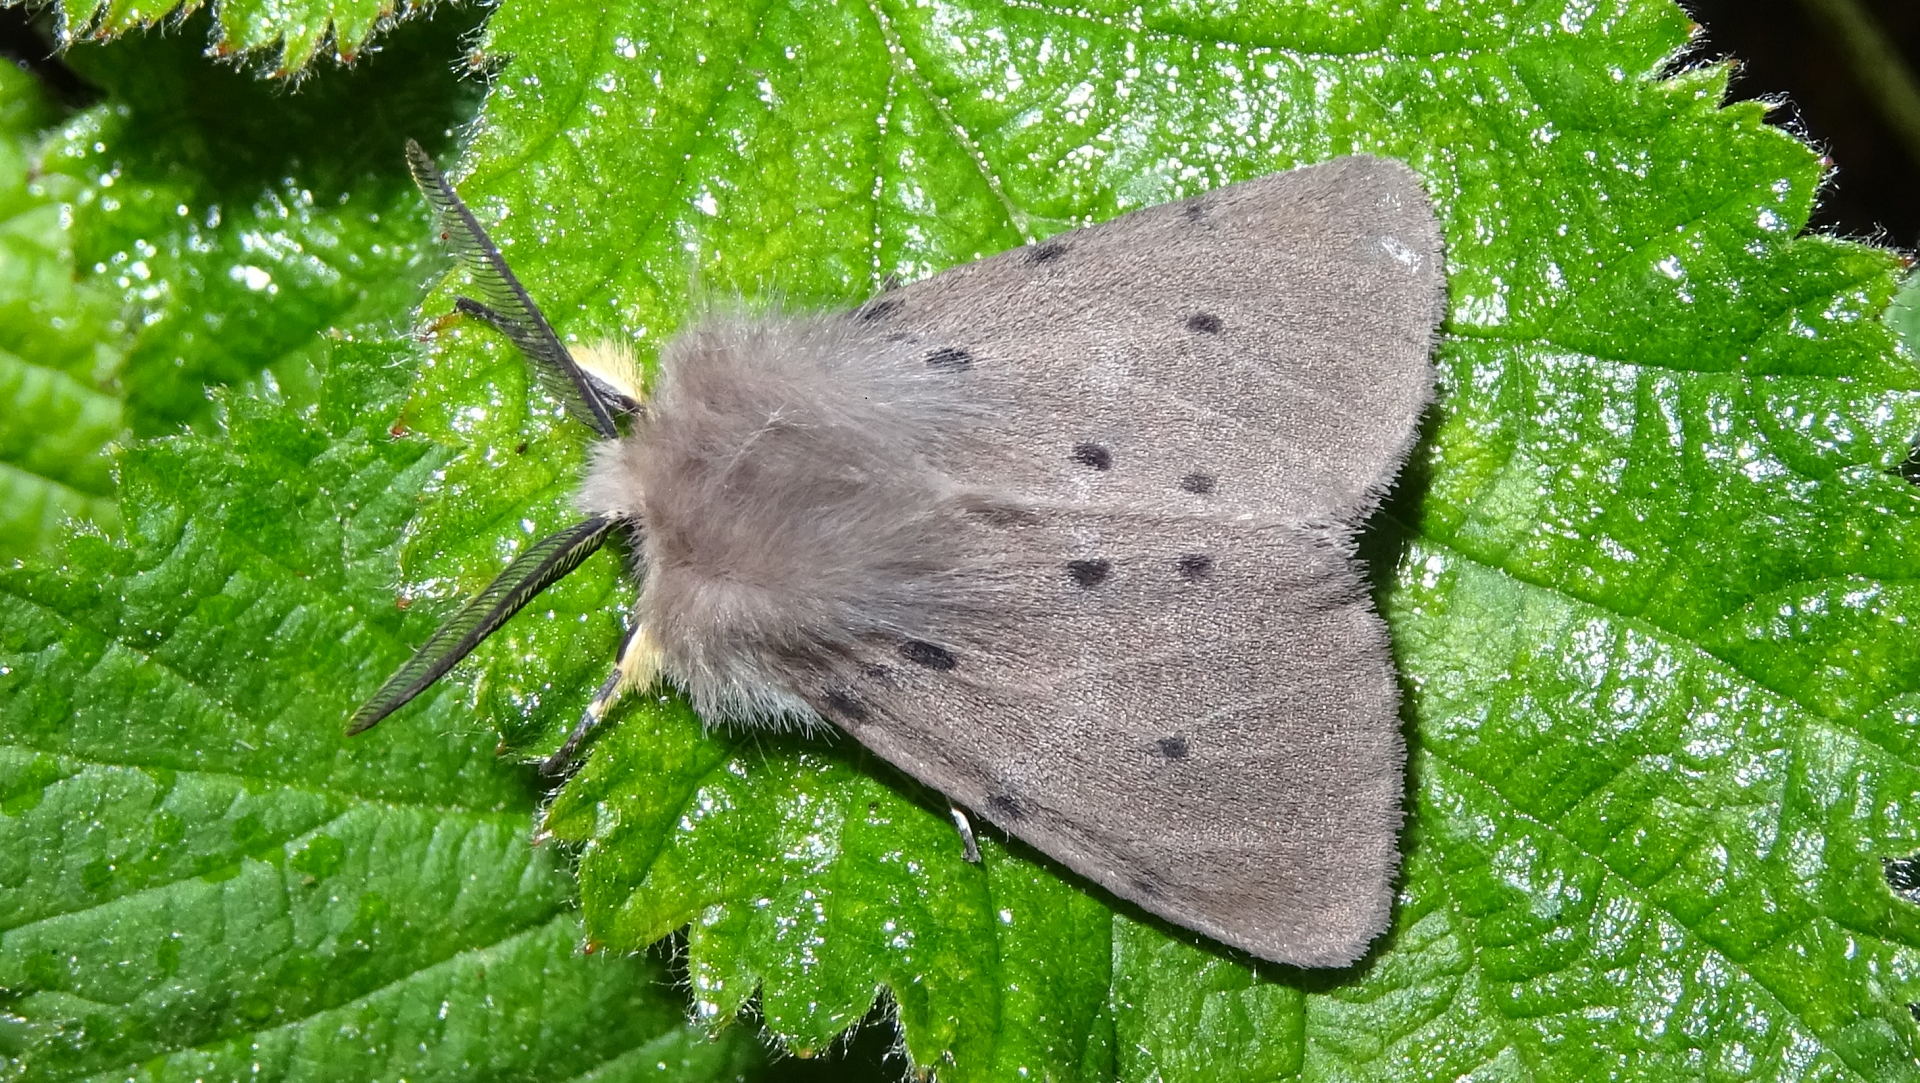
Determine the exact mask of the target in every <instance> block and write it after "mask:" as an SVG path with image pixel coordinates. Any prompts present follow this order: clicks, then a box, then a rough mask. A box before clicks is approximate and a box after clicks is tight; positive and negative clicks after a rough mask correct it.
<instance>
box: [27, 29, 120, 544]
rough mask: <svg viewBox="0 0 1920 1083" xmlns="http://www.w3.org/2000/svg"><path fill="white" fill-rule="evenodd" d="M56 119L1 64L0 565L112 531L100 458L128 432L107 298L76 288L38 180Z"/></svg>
mask: <svg viewBox="0 0 1920 1083" xmlns="http://www.w3.org/2000/svg"><path fill="white" fill-rule="evenodd" d="M58 115H59V110H57V109H56V108H55V107H54V106H53V104H52V103H51V102H50V101H48V100H47V99H46V97H45V95H44V93H43V92H42V90H41V88H40V87H39V86H38V85H37V84H36V83H35V82H34V81H33V78H32V77H31V76H29V75H27V74H26V73H25V72H23V71H21V70H20V69H18V68H15V67H13V66H11V65H5V66H0V557H8V556H16V555H23V554H27V553H33V552H39V551H41V550H43V549H44V548H45V547H46V546H48V545H50V544H51V543H52V542H53V541H54V539H55V538H57V537H58V536H59V533H60V531H61V530H62V528H63V527H64V525H65V524H66V523H67V522H68V521H69V520H80V521H88V522H92V523H94V524H96V525H97V526H99V527H101V528H104V529H107V530H111V529H113V528H114V527H115V526H116V525H117V524H118V522H119V518H118V512H117V511H116V509H115V507H114V503H113V499H112V496H113V479H112V460H111V456H110V454H109V450H108V449H109V445H111V444H112V442H113V441H115V440H116V439H118V438H119V437H120V436H121V434H122V431H123V429H124V428H125V422H124V421H123V419H122V418H123V412H124V411H123V405H122V403H121V400H120V395H119V371H120V364H121V357H122V353H123V351H124V349H125V347H124V344H123V342H122V336H121V335H120V334H118V333H117V328H115V327H114V325H113V322H112V319H111V316H112V309H111V305H110V303H109V300H108V298H107V296H106V295H105V294H104V293H102V292H101V291H99V290H94V289H88V288H86V287H84V286H76V285H75V282H74V266H73V252H72V247H71V241H70V239H69V237H68V234H67V232H66V231H65V230H64V229H62V228H61V214H60V206H59V203H58V201H57V200H56V199H55V198H53V196H52V195H51V194H50V192H49V191H48V186H47V185H46V184H44V183H42V182H41V179H40V178H38V177H36V176H35V171H36V162H37V158H38V152H39V148H40V145H41V144H42V142H43V141H44V140H45V138H46V135H47V129H48V128H49V127H50V126H52V125H53V124H54V123H55V121H56V120H57V119H58Z"/></svg>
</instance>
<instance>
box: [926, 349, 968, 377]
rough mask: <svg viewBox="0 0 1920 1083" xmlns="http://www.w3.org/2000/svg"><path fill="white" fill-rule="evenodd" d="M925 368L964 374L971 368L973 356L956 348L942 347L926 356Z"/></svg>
mask: <svg viewBox="0 0 1920 1083" xmlns="http://www.w3.org/2000/svg"><path fill="white" fill-rule="evenodd" d="M927 367H928V368H930V369H939V370H940V371H941V372H965V371H966V370H968V369H970V368H972V367H973V355H972V354H970V353H968V352H967V351H965V350H963V349H961V348H960V347H958V346H942V347H940V348H939V349H937V350H935V351H933V352H932V353H930V354H928V355H927Z"/></svg>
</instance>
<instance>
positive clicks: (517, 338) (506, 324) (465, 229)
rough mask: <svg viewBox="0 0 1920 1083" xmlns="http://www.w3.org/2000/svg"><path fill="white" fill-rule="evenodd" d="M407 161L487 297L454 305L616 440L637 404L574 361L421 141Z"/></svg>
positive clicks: (410, 147)
mask: <svg viewBox="0 0 1920 1083" xmlns="http://www.w3.org/2000/svg"><path fill="white" fill-rule="evenodd" d="M407 165H408V167H409V168H411V169H412V170H413V181H414V183H415V184H418V185H419V186H420V192H421V194H422V195H424V196H426V197H427V202H428V203H430V204H432V205H433V209H434V212H435V213H436V214H437V215H438V216H439V218H440V238H441V239H442V240H444V241H446V242H447V244H448V245H449V246H450V247H451V248H452V249H453V251H454V254H455V255H457V256H458V257H459V258H460V261H461V262H462V263H464V264H466V265H467V271H468V273H470V274H471V275H472V276H473V281H474V285H475V286H476V287H477V288H478V290H479V292H480V294H481V296H482V298H483V300H479V301H476V300H474V299H473V298H471V297H460V298H457V299H456V300H455V301H454V306H455V307H456V308H458V309H459V310H460V311H462V312H464V313H466V314H468V315H470V316H478V317H479V318H480V319H483V320H485V321H487V322H488V323H490V324H492V325H493V326H494V327H496V328H498V329H499V331H500V333H501V334H503V335H505V336H507V338H509V339H511V340H512V341H513V344H514V345H515V346H518V347H520V352H521V353H523V354H526V355H527V360H528V361H529V362H531V363H532V364H533V370H534V372H535V373H536V374H537V375H538V376H539V377H540V382H541V384H542V385H544V386H545V387H546V388H547V390H548V391H549V392H551V393H552V394H553V395H554V396H555V397H556V398H558V399H559V400H560V401H561V402H563V403H565V404H566V406H567V412H568V413H571V414H572V415H573V416H574V417H576V418H578V419H580V420H581V421H584V422H586V423H587V424H588V425H591V426H593V430H594V431H595V432H597V433H599V434H600V435H601V436H602V437H604V438H606V439H608V440H612V439H616V438H617V437H618V436H619V435H620V433H619V430H618V429H616V428H615V427H614V415H615V414H617V413H625V412H631V411H633V410H637V409H638V408H639V407H638V404H636V403H634V402H633V401H632V400H631V399H628V398H627V397H626V396H625V395H622V394H620V393H619V392H617V391H615V390H613V389H612V388H609V387H607V386H606V385H605V384H603V383H601V382H600V381H598V380H596V379H594V378H593V377H592V376H591V375H589V374H588V373H587V372H586V370H585V369H582V368H581V367H580V366H579V364H578V363H577V362H575V361H574V359H573V355H572V354H571V353H569V352H568V351H567V348H566V346H565V345H564V344H562V343H561V341H560V337H559V336H558V335H556V334H554V333H553V327H552V325H550V324H548V323H547V318H546V316H544V315H542V314H541V312H540V306H539V305H536V304H534V303H533V298H532V297H530V296H528V294H527V291H526V287H524V286H522V285H520V280H519V279H518V278H515V277H514V276H513V271H512V270H511V269H509V268H508V267H507V261H506V258H505V257H504V256H502V255H501V254H500V249H499V248H498V247H496V246H495V245H494V243H493V241H492V239H491V238H489V237H488V236H487V231H486V230H484V229H481V228H480V222H479V220H478V219H476V218H475V217H474V216H473V212H472V211H470V210H468V209H467V205H466V204H465V203H462V202H461V201H460V197H459V195H458V194H456V193H455V192H454V190H453V186H452V185H450V184H448V183H447V178H446V177H444V176H442V175H441V173H440V170H439V169H437V168H436V167H435V166H434V164H433V159H432V158H429V157H428V156H427V152H426V151H424V150H422V149H420V144H418V143H416V142H414V141H413V140H411V139H409V140H407Z"/></svg>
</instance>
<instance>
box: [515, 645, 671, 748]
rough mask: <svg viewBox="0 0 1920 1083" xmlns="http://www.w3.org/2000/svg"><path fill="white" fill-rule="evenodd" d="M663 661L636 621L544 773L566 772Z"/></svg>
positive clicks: (658, 668)
mask: <svg viewBox="0 0 1920 1083" xmlns="http://www.w3.org/2000/svg"><path fill="white" fill-rule="evenodd" d="M660 664H661V663H660V648H659V646H658V645H657V644H656V643H655V642H654V640H653V637H652V636H651V635H649V634H647V630H646V626H645V625H643V624H640V623H639V622H638V621H636V622H634V625H633V630H632V631H630V632H628V633H627V637H626V639H624V640H622V641H621V643H620V654H619V656H618V657H617V658H615V659H614V662H613V672H612V673H610V674H608V675H607V679H606V681H605V682H604V683H602V684H601V685H600V690H599V691H598V692H595V693H594V694H593V700H592V701H591V702H589V703H588V704H587V710H586V713H585V714H583V715H581V716H580V724H579V725H577V726H575V727H573V732H572V733H569V734H567V740H566V743H565V744H563V745H561V746H560V750H559V751H558V752H555V753H554V754H553V755H551V756H548V757H547V758H546V760H544V761H543V762H542V763H541V764H540V773H541V774H543V775H547V776H549V777H552V776H556V775H561V774H565V773H566V771H567V769H568V768H569V767H571V766H572V765H573V761H574V759H575V758H576V757H577V756H579V754H580V746H581V745H583V744H585V743H586V740H587V738H588V737H589V736H590V735H592V733H593V731H594V730H597V729H599V728H600V724H601V723H602V722H604V721H606V717H607V711H608V710H610V709H611V708H612V707H613V705H614V704H615V703H616V702H618V701H619V699H620V697H621V696H623V695H625V694H626V693H627V692H628V691H629V690H631V689H634V688H641V687H644V686H646V685H649V684H652V683H653V679H654V678H655V677H656V676H658V675H659V673H660Z"/></svg>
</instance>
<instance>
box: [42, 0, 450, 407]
mask: <svg viewBox="0 0 1920 1083" xmlns="http://www.w3.org/2000/svg"><path fill="white" fill-rule="evenodd" d="M203 21H204V20H195V21H192V22H190V23H189V26H196V25H199V24H200V23H201V22H203ZM471 27H472V24H471V21H470V20H463V19H460V18H450V19H445V20H439V21H436V22H434V23H425V24H418V25H409V26H407V27H405V28H404V29H403V30H402V31H401V32H399V33H396V34H395V35H394V37H393V39H392V41H391V42H390V43H389V47H388V48H387V49H386V50H384V51H383V52H381V53H379V54H378V55H376V56H374V57H370V58H369V59H368V60H367V61H366V62H364V63H362V64H360V65H358V66H356V67H355V68H354V69H353V70H352V71H350V72H339V73H335V74H334V75H333V76H332V77H330V78H326V79H315V80H313V81H312V82H310V83H309V84H308V85H306V86H304V87H302V88H301V90H300V91H299V92H298V93H289V92H288V91H287V90H286V88H284V87H275V86H265V85H261V84H258V83H256V82H255V81H253V80H251V79H248V78H247V77H246V76H244V75H242V74H240V73H237V72H234V71H231V70H227V69H225V68H222V67H219V66H217V65H214V64H210V63H208V62H207V61H206V60H205V59H204V58H202V57H200V56H199V55H198V54H197V52H196V50H195V49H194V47H193V46H192V44H191V42H190V41H189V38H190V36H191V34H190V32H188V33H182V34H176V35H159V34H151V35H140V36H137V37H133V38H129V39H127V40H125V41H120V42H115V43H113V44H111V45H107V46H88V47H83V48H76V49H74V50H72V51H70V52H69V53H68V54H67V57H66V59H67V60H68V62H69V63H71V64H72V65H73V66H74V67H75V68H76V69H78V70H79V71H80V72H81V73H82V74H83V75H85V76H87V77H88V78H89V79H90V80H91V81H93V82H94V83H95V84H96V85H98V86H100V87H101V88H102V89H103V90H104V91H105V92H106V94H107V100H106V101H105V102H103V103H102V104H100V105H98V106H96V107H94V108H92V109H88V110H86V111H84V112H81V113H78V114H76V115H75V116H74V117H73V118H71V119H70V120H69V121H68V122H67V123H66V124H65V125H64V127H63V129H62V130H61V132H60V133H59V134H58V136H57V138H55V139H54V140H53V141H52V143H51V144H50V145H49V146H48V147H47V148H46V149H45V151H44V154H43V161H42V168H43V171H44V173H45V175H46V177H47V183H48V184H49V185H51V186H56V187H57V188H58V190H59V192H60V194H61V195H62V197H63V201H64V204H65V213H66V214H67V215H69V216H70V217H71V218H72V220H73V222H74V225H73V230H72V232H73V236H74V245H75V252H76V257H77V259H78V262H79V265H80V267H81V269H82V271H83V273H84V274H86V275H87V276H88V277H89V280H90V281H91V282H94V283H97V284H99V285H100V286H101V287H102V288H105V289H108V290H111V291H113V292H114V294H115V295H116V296H117V297H119V298H120V303H121V305H122V312H121V318H122V320H123V321H124V322H125V324H126V326H127V327H129V328H131V329H132V330H131V342H130V344H129V345H128V347H127V358H126V362H125V368H124V375H123V377H122V380H123V383H124V385H125V389H126V390H125V394H126V402H127V412H128V421H129V424H130V425H131V427H132V428H133V431H134V432H135V433H136V434H138V435H142V436H148V435H157V434H161V433H167V432H172V431H175V430H176V429H177V428H178V427H179V426H180V425H182V424H185V423H205V422H206V421H207V420H208V419H209V417H210V416H211V413H210V407H209V401H208V398H207V394H206V385H208V384H247V383H249V382H250V381H254V380H259V381H260V387H259V388H258V390H259V391H260V392H261V393H265V394H271V395H275V396H285V397H287V398H288V399H290V400H291V401H296V402H299V401H310V400H311V398H312V396H313V394H314V391H313V387H314V382H315V376H314V359H315V357H316V356H317V355H318V354H319V352H320V351H321V350H322V349H323V342H322V338H321V336H320V334H319V332H322V331H327V330H330V329H331V330H336V331H339V332H342V333H347V334H363V335H374V334H384V335H391V334H394V333H395V332H396V331H397V330H398V329H399V325H400V324H401V323H402V322H403V320H404V313H405V311H406V309H407V306H408V305H409V304H410V303H411V302H412V301H414V300H415V299H416V298H417V296H418V290H419V279H420V277H421V276H422V275H423V274H424V273H425V265H424V264H423V263H422V262H421V259H422V255H423V252H424V250H423V249H422V247H421V245H422V239H423V238H424V237H426V236H427V231H428V229H429V225H428V223H429V221H430V219H429V217H428V216H427V214H426V212H425V211H424V209H423V208H422V207H421V206H420V200H419V197H418V195H417V194H416V193H415V192H414V191H413V186H412V182H411V181H410V180H409V179H408V177H407V173H406V170H405V168H404V167H403V166H402V165H398V164H397V163H398V162H399V159H398V153H399V152H398V151H397V150H396V149H395V148H398V147H401V146H403V145H404V144H405V142H406V140H407V139H408V138H409V137H412V138H417V139H421V140H423V141H425V142H427V143H428V144H429V145H440V144H443V143H444V142H445V139H446V134H447V132H448V131H449V130H450V129H451V128H452V127H453V126H455V125H456V124H458V123H459V122H460V120H461V118H462V117H463V116H464V115H466V113H467V112H468V111H470V109H471V108H472V105H473V102H474V100H475V98H476V96H477V95H478V93H479V92H480V89H481V88H480V86H479V85H478V84H477V83H474V82H471V81H467V80H463V79H462V78H461V77H460V76H459V75H457V74H456V73H455V72H454V71H453V70H452V69H451V68H450V67H449V64H448V59H449V58H450V57H452V56H456V55H458V54H459V51H460V46H459V44H458V42H459V39H460V37H461V36H462V35H463V34H465V33H467V32H469V31H470V30H471Z"/></svg>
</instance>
